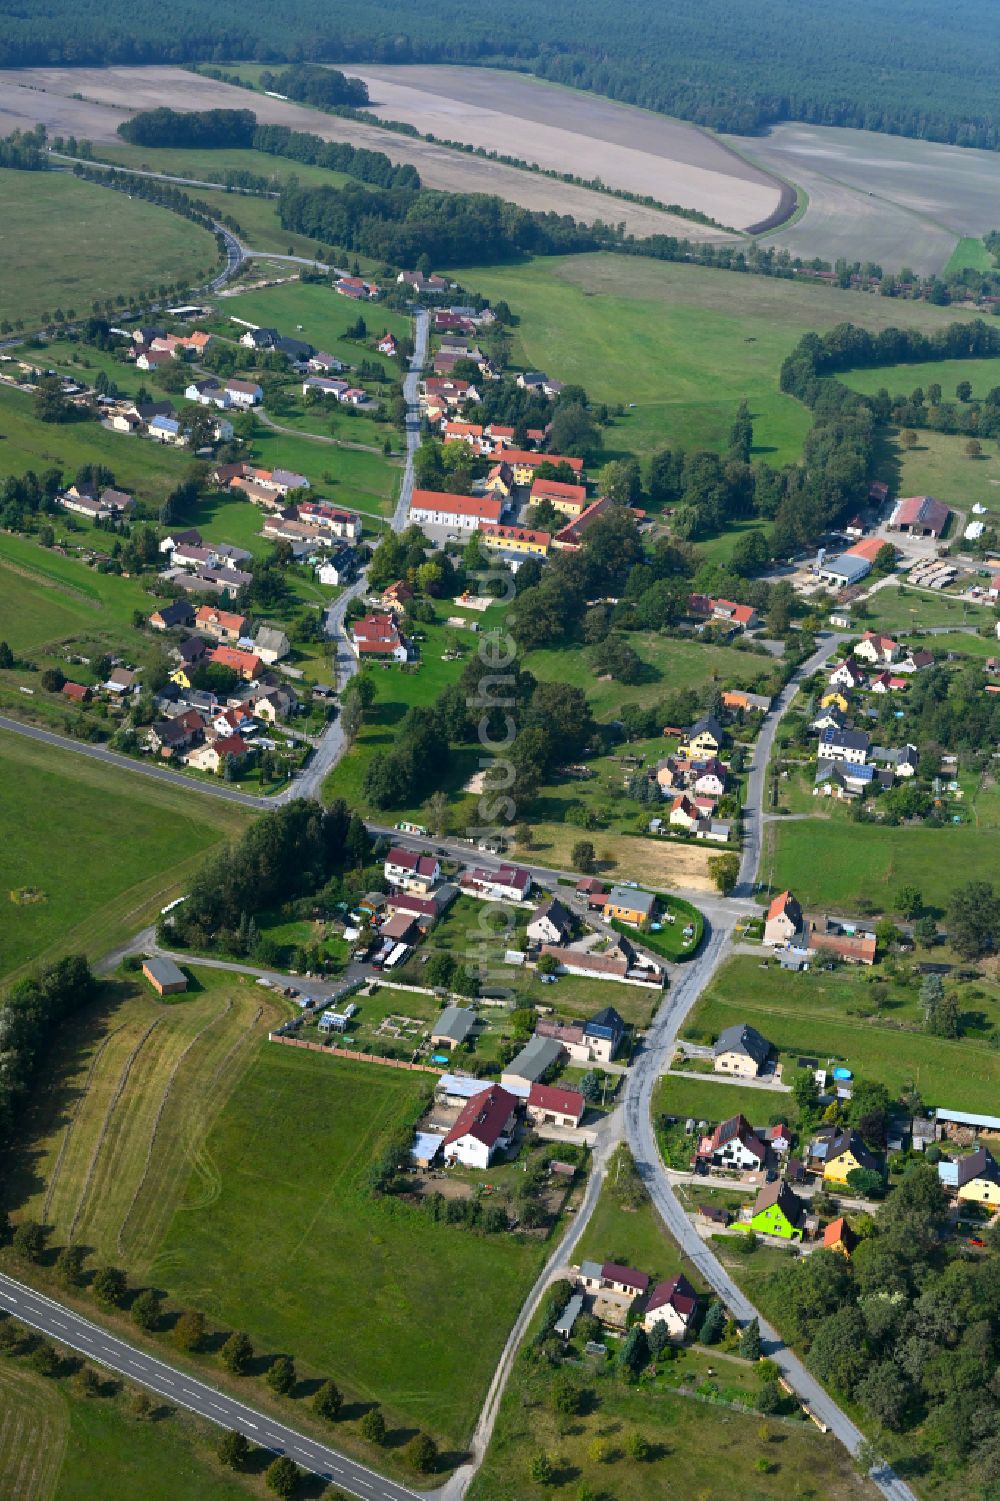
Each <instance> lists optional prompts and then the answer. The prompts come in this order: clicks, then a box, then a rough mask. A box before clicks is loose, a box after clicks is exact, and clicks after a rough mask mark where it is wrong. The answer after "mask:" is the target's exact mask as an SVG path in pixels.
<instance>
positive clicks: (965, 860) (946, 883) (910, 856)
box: [761, 818, 1000, 912]
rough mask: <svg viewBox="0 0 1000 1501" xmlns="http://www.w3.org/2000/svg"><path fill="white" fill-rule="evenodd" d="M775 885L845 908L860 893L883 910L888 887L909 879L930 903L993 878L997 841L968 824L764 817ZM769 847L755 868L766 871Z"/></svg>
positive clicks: (999, 870)
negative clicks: (887, 823) (966, 883)
mask: <svg viewBox="0 0 1000 1501" xmlns="http://www.w3.org/2000/svg"><path fill="white" fill-rule="evenodd" d="M767 841H768V844H769V846H770V849H771V850H773V872H774V873H773V876H771V880H772V882H773V887H774V890H775V891H780V890H784V888H785V887H791V889H792V890H793V891H794V892H795V893H796V895H797V896H798V897H799V899H800V901H802V902H803V904H804V905H806V906H810V907H819V908H830V909H831V910H837V911H842V912H851V911H853V910H854V909H856V907H857V903H858V901H859V900H860V899H862V898H864V899H866V900H868V901H870V902H872V903H873V904H874V908H875V910H878V911H884V910H886V909H889V910H891V909H892V907H893V893H894V892H895V891H896V890H897V889H898V888H899V887H900V886H902V885H905V884H907V883H913V884H914V885H916V886H917V887H919V888H920V890H921V891H922V892H923V894H924V899H925V900H926V901H928V902H930V903H932V904H933V905H934V906H937V907H942V908H943V907H945V906H946V905H947V902H948V898H949V895H950V893H951V892H952V890H953V889H954V888H955V887H956V886H959V885H961V884H962V883H963V882H964V881H967V880H969V879H970V878H971V877H972V876H973V875H974V876H975V877H976V878H977V879H982V880H985V881H993V882H994V883H997V882H1000V849H998V848H997V843H996V839H995V837H994V836H993V834H992V833H991V832H990V831H988V830H984V829H978V828H976V827H975V826H974V825H972V824H958V825H951V826H946V827H945V828H941V829H928V828H923V827H914V828H907V827H904V826H900V827H898V828H884V827H882V826H881V825H879V824H855V823H848V822H842V821H841V820H839V819H819V818H817V819H805V820H802V821H801V822H796V823H775V824H771V825H770V826H769V829H768V833H767ZM771 859H772V857H771V854H770V852H769V851H766V852H765V853H764V855H763V857H762V865H761V869H762V870H763V871H766V872H767V873H768V875H769V876H770V872H771Z"/></svg>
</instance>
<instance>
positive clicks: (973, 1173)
mask: <svg viewBox="0 0 1000 1501" xmlns="http://www.w3.org/2000/svg"><path fill="white" fill-rule="evenodd" d="M938 1175H939V1177H940V1178H941V1181H942V1183H943V1184H944V1186H945V1187H946V1188H949V1187H954V1188H955V1189H956V1190H957V1197H958V1198H959V1199H960V1200H961V1201H963V1202H964V1203H966V1204H985V1206H986V1207H987V1209H1000V1169H998V1167H997V1165H996V1163H995V1161H994V1160H993V1158H992V1157H991V1155H990V1153H989V1152H988V1151H987V1150H986V1148H985V1147H980V1148H979V1150H978V1151H976V1152H970V1153H969V1155H968V1157H958V1158H955V1159H953V1160H952V1161H951V1162H948V1163H946V1162H944V1161H942V1162H941V1163H939V1164H938Z"/></svg>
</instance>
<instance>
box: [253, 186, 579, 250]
mask: <svg viewBox="0 0 1000 1501" xmlns="http://www.w3.org/2000/svg"><path fill="white" fill-rule="evenodd" d="M278 217H279V219H280V220H281V224H282V227H283V228H284V229H290V230H294V231H295V232H296V233H298V234H303V235H308V236H309V238H310V239H313V240H318V241H320V242H321V243H323V244H326V245H341V246H343V247H344V248H345V249H347V250H352V251H357V252H359V253H360V254H362V255H370V256H372V257H373V258H374V259H376V260H384V261H392V262H394V263H396V264H399V265H403V266H415V265H416V263H417V261H418V260H419V259H420V257H421V256H427V257H428V258H429V260H430V261H431V262H432V263H433V264H434V265H435V266H438V267H441V266H459V265H463V264H466V265H467V264H468V263H469V262H475V261H480V262H483V263H489V262H493V261H504V260H511V259H513V258H514V257H515V256H517V255H522V254H534V255H555V254H569V253H571V252H574V251H580V250H594V249H596V248H597V247H598V245H599V243H601V242H602V239H603V238H606V237H601V239H599V238H598V236H596V235H595V234H594V233H593V232H592V231H591V230H589V229H587V228H585V227H584V226H583V225H579V224H577V223H576V222H575V221H574V220H573V219H569V218H563V217H561V216H560V215H559V214H543V213H535V212H532V211H530V210H529V209H524V208H520V207H519V206H518V205H517V204H515V203H505V202H504V200H503V199H501V198H496V197H493V196H492V195H490V194H487V193H440V192H436V191H435V190H433V189H430V188H420V189H417V190H412V189H407V188H393V189H389V190H382V191H379V190H376V191H372V190H371V189H366V188H362V187H358V186H355V185H354V184H353V183H348V185H347V186H346V187H343V188H304V187H300V186H299V185H298V184H297V183H289V184H288V185H287V186H286V187H285V188H284V189H283V190H282V193H281V197H280V198H279V200H278Z"/></svg>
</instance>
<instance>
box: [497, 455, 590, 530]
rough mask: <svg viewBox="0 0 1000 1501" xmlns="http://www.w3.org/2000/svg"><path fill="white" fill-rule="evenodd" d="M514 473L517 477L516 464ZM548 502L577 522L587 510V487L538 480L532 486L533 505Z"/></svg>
mask: <svg viewBox="0 0 1000 1501" xmlns="http://www.w3.org/2000/svg"><path fill="white" fill-rule="evenodd" d="M507 462H508V463H509V462H510V454H508V455H507ZM514 473H515V476H516V475H517V465H516V464H515V465H514ZM546 500H547V501H548V503H549V505H550V506H553V507H554V508H555V510H557V511H558V512H559V513H560V515H562V516H568V517H569V519H570V520H571V521H575V520H576V519H577V518H578V517H579V516H580V515H581V514H582V513H583V512H584V511H585V510H586V509H587V487H586V485H567V484H564V483H563V482H562V480H556V479H536V480H535V481H534V483H533V484H532V486H531V504H532V505H533V506H537V505H541V504H542V503H543V501H546Z"/></svg>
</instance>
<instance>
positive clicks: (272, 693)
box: [253, 684, 299, 724]
mask: <svg viewBox="0 0 1000 1501" xmlns="http://www.w3.org/2000/svg"><path fill="white" fill-rule="evenodd" d="M298 706H299V701H298V699H297V698H296V696H295V691H294V689H292V688H289V687H288V686H287V685H285V684H281V685H280V686H279V687H275V688H267V689H265V691H264V692H263V693H261V694H259V695H258V696H256V697H255V698H254V701H253V713H254V718H255V719H262V720H264V722H265V723H266V724H279V723H281V722H282V721H283V720H286V719H287V718H288V717H289V715H290V714H294V713H295V710H296V709H297V708H298Z"/></svg>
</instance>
